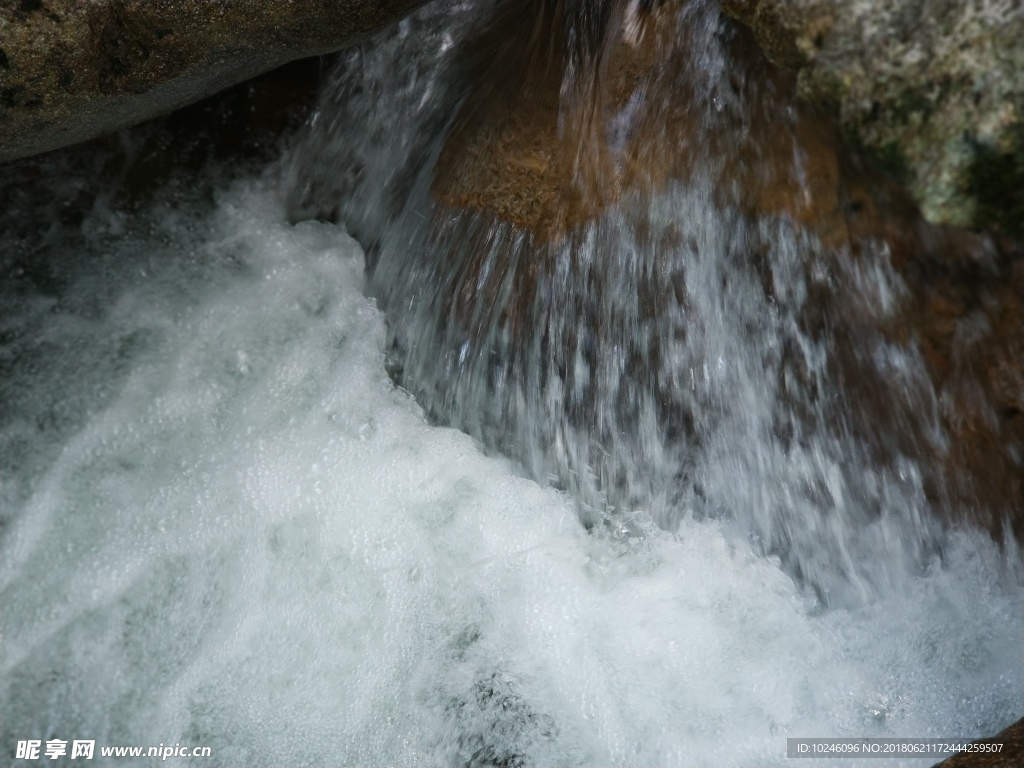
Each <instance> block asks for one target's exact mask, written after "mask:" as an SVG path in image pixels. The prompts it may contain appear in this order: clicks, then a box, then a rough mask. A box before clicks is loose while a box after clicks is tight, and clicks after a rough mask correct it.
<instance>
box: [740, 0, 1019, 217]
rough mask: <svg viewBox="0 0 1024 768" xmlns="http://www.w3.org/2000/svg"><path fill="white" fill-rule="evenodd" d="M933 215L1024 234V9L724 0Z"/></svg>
mask: <svg viewBox="0 0 1024 768" xmlns="http://www.w3.org/2000/svg"><path fill="white" fill-rule="evenodd" d="M722 8H723V10H724V11H725V12H726V13H729V14H731V15H733V16H735V17H736V18H738V19H740V20H741V21H743V22H745V23H746V24H749V25H750V26H751V27H752V28H753V30H754V32H755V34H756V35H757V37H758V40H759V42H760V43H761V45H762V46H763V47H764V48H765V50H766V51H767V52H768V55H769V56H770V57H771V58H772V59H773V60H774V61H775V62H776V63H778V64H780V65H782V66H784V67H786V68H788V69H790V70H791V71H794V72H798V73H799V87H800V92H801V94H802V95H803V96H805V97H807V98H809V99H810V100H812V101H814V102H816V103H818V104H821V105H825V106H827V107H828V108H829V109H830V110H831V111H833V112H834V113H835V114H836V115H837V116H838V117H839V119H840V122H841V124H842V126H843V129H844V131H845V132H846V134H847V135H848V137H849V138H850V139H852V140H853V141H854V142H859V143H862V144H863V145H864V146H865V147H867V148H869V149H870V150H871V152H872V153H873V154H874V156H875V158H876V160H878V161H879V162H880V163H881V164H883V165H884V166H886V167H887V168H888V169H889V170H890V171H892V172H893V173H894V174H896V175H897V176H901V177H902V180H903V181H905V182H906V183H907V185H908V187H909V189H910V190H911V192H912V193H913V195H914V197H915V199H916V200H917V201H918V203H919V204H920V206H921V209H922V211H923V213H924V215H925V217H926V218H928V219H929V220H930V221H933V222H944V223H950V224H956V225H959V226H979V227H982V228H988V229H991V228H995V229H1001V230H1003V231H1006V232H1009V233H1011V234H1015V235H1018V236H1019V235H1021V234H1024V229H1022V224H1021V213H1022V212H1024V192H1022V191H1021V190H1022V188H1024V123H1022V118H1024V2H1022V1H1021V0H722Z"/></svg>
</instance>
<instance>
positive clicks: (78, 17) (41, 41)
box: [0, 0, 424, 162]
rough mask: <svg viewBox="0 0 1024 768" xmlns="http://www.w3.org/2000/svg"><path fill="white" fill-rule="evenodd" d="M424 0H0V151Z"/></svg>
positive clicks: (256, 67)
mask: <svg viewBox="0 0 1024 768" xmlns="http://www.w3.org/2000/svg"><path fill="white" fill-rule="evenodd" d="M423 4H424V0H3V2H0V162H6V161H9V160H14V159H17V158H20V157H26V156H28V155H33V154H37V153H39V152H45V151H47V150H50V149H56V148H58V147H62V146H66V145H69V144H74V143H77V142H80V141H85V140H87V139H90V138H93V137H95V136H99V135H101V134H104V133H108V132H110V131H114V130H117V129H120V128H124V127H126V126H129V125H132V124H134V123H138V122H140V121H142V120H146V119H148V118H151V117H155V116H157V115H160V114H163V113H166V112H170V111H172V110H175V109H177V108H179V107H182V106H184V105H186V104H189V103H192V102H195V101H198V100H199V99H201V98H203V97H204V96H208V95H210V94H212V93H215V92H217V91H220V90H222V89H224V88H227V87H229V86H231V85H234V84H236V83H239V82H241V81H243V80H246V79H248V78H251V77H254V76H256V75H258V74H260V73H261V72H265V71H267V70H270V69H273V68H275V67H277V66H279V65H281V64H284V63H286V62H288V61H291V60H293V59H297V58H301V57H305V56H313V55H318V54H323V53H329V52H331V51H335V50H338V49H339V48H342V47H345V46H346V45H349V44H351V43H353V42H355V41H358V40H359V39H360V38H362V37H364V36H366V35H368V34H370V33H372V32H374V31H376V30H378V29H380V28H382V27H384V26H386V25H387V24H389V23H391V22H393V21H396V20H398V19H400V18H402V17H403V16H404V15H406V14H407V13H408V12H409V11H411V10H412V9H414V8H416V7H417V6H420V5H423Z"/></svg>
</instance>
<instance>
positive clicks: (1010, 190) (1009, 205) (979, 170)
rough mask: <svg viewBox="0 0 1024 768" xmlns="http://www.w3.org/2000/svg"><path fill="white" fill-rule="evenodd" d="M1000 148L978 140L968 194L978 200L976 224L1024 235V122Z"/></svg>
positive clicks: (1018, 235)
mask: <svg viewBox="0 0 1024 768" xmlns="http://www.w3.org/2000/svg"><path fill="white" fill-rule="evenodd" d="M1003 138H1004V140H1003V141H1001V142H1000V144H1002V146H1003V147H1008V149H1005V150H1004V149H999V148H997V147H995V146H992V145H989V144H981V143H978V142H976V143H975V144H974V157H973V158H972V160H971V164H970V166H969V167H968V169H967V194H968V195H970V196H971V197H972V198H973V199H974V200H975V201H976V208H975V215H974V220H973V222H972V223H973V225H974V226H975V227H977V228H978V229H983V230H995V231H998V232H1002V233H1004V234H1006V235H1009V236H1011V237H1014V238H1024V123H1020V122H1018V123H1014V124H1013V125H1012V126H1011V127H1010V128H1009V129H1008V130H1007V132H1006V134H1004V137H1003Z"/></svg>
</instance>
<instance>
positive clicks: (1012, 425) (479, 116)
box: [433, 0, 1024, 538]
mask: <svg viewBox="0 0 1024 768" xmlns="http://www.w3.org/2000/svg"><path fill="white" fill-rule="evenodd" d="M682 5H685V0H683V2H673V3H664V4H656V5H655V6H654V7H653V8H652V9H650V10H647V11H641V12H640V15H639V16H638V17H635V18H628V13H629V12H628V11H624V10H623V8H624V6H625V4H620V5H619V14H620V15H619V16H618V18H617V20H615V19H613V22H612V23H611V24H610V27H609V28H610V29H611V30H612V36H611V37H610V39H609V40H608V41H607V42H606V46H605V48H604V56H605V58H604V60H603V62H604V63H603V65H602V66H599V67H596V68H595V71H596V73H597V74H596V75H595V76H594V78H593V80H592V81H587V82H585V83H584V84H583V86H582V87H581V88H580V90H579V92H578V94H577V95H575V96H573V95H572V94H570V95H569V97H568V98H567V97H566V96H565V95H564V93H563V92H562V91H560V89H561V88H563V83H562V73H563V71H564V70H565V65H566V61H567V57H568V56H569V55H570V54H569V53H568V52H567V51H566V50H565V48H564V46H562V47H559V46H560V43H559V42H558V41H559V40H561V39H562V37H563V35H562V34H561V33H559V32H558V28H559V25H560V24H562V23H563V22H562V20H561V19H560V18H559V15H558V13H559V12H558V11H557V9H555V10H550V9H549V11H548V15H547V16H546V17H544V19H543V21H542V23H541V25H540V27H534V26H533V24H532V19H531V20H527V19H520V21H519V23H518V26H517V25H516V24H514V23H513V24H500V25H496V28H495V30H496V31H495V33H494V35H495V37H494V38H492V39H491V40H488V41H485V42H484V44H483V45H484V47H487V48H491V49H493V50H497V51H499V54H498V55H497V56H496V57H495V60H494V63H493V64H492V65H491V66H490V68H489V69H487V70H485V71H484V72H483V73H482V75H481V77H480V82H479V84H478V86H477V88H476V91H475V93H474V95H473V97H471V98H470V99H469V101H468V102H467V106H466V107H465V108H464V112H463V114H462V115H461V117H460V119H459V122H458V127H457V129H456V130H455V131H454V132H453V133H452V135H451V137H450V139H449V141H448V143H447V144H446V147H445V149H444V150H443V151H442V154H441V157H440V160H439V163H438V168H437V174H436V177H435V182H434V187H433V193H434V195H435V197H436V198H437V199H439V200H440V201H441V202H443V203H444V204H445V205H446V206H449V207H452V208H466V209H472V210H476V211H482V212H484V213H485V214H486V215H489V216H493V217H495V218H496V219H498V220H500V221H506V222H510V223H511V224H513V225H515V226H516V227H517V228H521V229H522V230H525V231H526V232H527V233H528V234H529V235H530V236H532V237H533V238H534V242H535V246H534V248H533V253H532V255H531V257H530V258H531V259H532V260H533V261H532V262H531V264H532V266H530V267H528V268H527V269H525V270H523V271H522V274H521V275H520V276H519V277H518V278H517V279H518V280H519V281H520V282H519V283H517V284H516V296H519V297H520V299H519V300H518V302H517V303H514V304H513V306H512V307H510V308H509V310H508V311H509V312H510V313H512V314H513V316H512V317H511V319H507V320H506V321H507V322H511V323H512V324H513V325H515V324H516V323H517V322H526V323H529V322H530V320H529V319H528V318H529V314H528V313H529V312H530V311H531V309H530V301H531V299H530V297H532V296H533V295H534V292H535V289H536V286H535V285H534V283H535V282H536V281H537V280H538V279H539V277H538V276H539V275H540V274H541V273H543V272H544V271H545V270H550V269H551V265H550V264H548V260H550V259H552V258H554V256H553V255H552V254H553V251H552V248H551V247H549V244H551V243H557V242H558V241H561V240H564V239H566V238H568V239H569V240H570V242H571V241H572V238H573V237H575V234H574V233H576V232H578V231H580V230H581V227H582V225H584V224H585V223H586V222H587V221H590V220H592V219H594V218H595V217H597V216H598V215H600V213H601V212H602V211H603V210H605V209H606V208H608V207H609V206H611V205H613V204H615V203H616V202H619V201H621V200H623V199H624V198H626V197H627V196H628V195H639V196H643V195H646V194H650V193H651V192H654V191H656V190H658V189H659V188H661V187H663V185H664V184H665V183H666V182H667V181H668V180H670V179H683V180H685V179H687V178H688V177H689V176H690V175H691V174H692V173H694V172H696V171H695V168H698V167H701V168H706V166H707V164H706V163H703V164H698V163H695V162H694V153H696V152H701V153H703V154H704V155H705V156H707V157H712V158H720V159H721V166H720V169H719V171H718V175H717V176H716V178H715V185H714V186H715V190H716V194H717V195H718V196H719V198H720V202H722V203H723V204H727V205H736V206H739V207H740V208H741V209H743V210H745V211H746V212H747V214H748V215H750V216H753V217H761V216H766V215H768V216H776V217H782V218H788V219H790V220H792V221H794V222H796V223H798V224H799V225H801V226H802V227H803V228H805V229H806V230H807V231H808V232H810V233H813V234H814V235H815V236H816V237H817V238H818V240H819V241H820V243H821V244H822V246H823V249H822V257H823V259H825V260H826V261H827V262H828V263H829V265H830V266H829V269H832V270H834V271H835V272H836V274H838V275H840V276H841V275H843V274H849V273H850V269H851V268H853V267H855V265H856V264H857V263H859V262H860V260H861V258H862V255H863V254H866V253H872V252H874V250H873V249H877V247H878V246H879V245H883V246H884V247H885V248H886V249H887V250H888V252H889V254H890V257H891V261H892V265H893V267H894V268H895V269H896V271H897V273H898V274H899V275H900V276H901V277H902V278H903V280H904V281H905V283H906V285H907V286H908V289H909V296H908V297H906V298H905V300H904V301H902V302H901V306H900V309H899V310H898V311H897V312H896V314H895V315H894V316H891V317H885V318H881V317H879V316H878V314H877V313H872V312H870V311H868V310H866V309H865V308H864V307H863V306H861V305H859V304H858V303H857V301H856V300H854V299H851V298H848V297H847V295H846V294H847V293H848V291H844V290H842V288H840V293H839V294H838V295H835V294H832V293H823V294H822V295H821V296H816V297H814V299H813V300H812V301H811V302H809V303H808V307H809V309H808V316H807V317H806V318H805V320H804V322H805V323H806V325H807V328H808V329H809V331H810V332H811V333H814V329H815V328H821V329H823V330H822V332H823V333H824V332H825V331H824V329H826V328H827V329H828V331H827V332H828V333H829V334H832V338H833V342H832V343H833V344H834V351H835V354H834V358H835V360H834V362H833V365H834V366H835V370H834V371H833V372H832V375H834V376H835V377H836V378H835V380H836V381H841V382H844V386H845V387H846V388H847V390H848V391H849V396H850V399H851V403H852V404H851V408H852V410H853V415H852V417H851V418H853V420H854V421H855V422H856V423H858V424H859V430H860V431H861V432H862V433H863V434H862V436H863V439H864V440H865V441H866V443H867V444H869V445H870V446H871V448H872V450H873V452H874V454H875V455H876V457H878V459H879V460H880V461H883V462H885V463H889V462H890V461H892V460H894V459H895V458H897V457H898V456H901V455H902V456H915V457H918V459H919V460H920V461H921V462H922V464H923V465H924V466H925V468H926V473H927V475H928V476H927V478H926V488H927V491H928V493H929V495H930V496H931V497H932V498H933V501H935V502H937V503H936V507H937V508H939V509H944V510H947V512H948V513H949V514H952V515H953V516H954V517H955V518H957V519H959V518H960V517H961V516H966V517H967V518H969V519H970V520H971V521H972V522H974V523H977V524H981V525H983V526H985V527H988V528H989V529H990V530H991V531H992V532H993V533H994V534H996V535H999V534H1000V533H1001V530H1002V525H1003V521H1004V520H1006V519H1007V517H1008V516H1009V518H1010V519H1011V520H1012V521H1013V526H1014V529H1015V531H1016V534H1017V536H1018V538H1019V537H1021V536H1022V535H1024V514H1022V511H1024V413H1022V402H1024V373H1022V365H1024V363H1022V361H1024V319H1022V318H1024V282H1022V281H1024V258H1022V257H1024V253H1022V251H1021V249H1019V248H1017V247H1016V246H1014V245H1013V244H1012V243H1009V242H1003V241H996V240H993V239H992V238H990V237H986V236H982V235H976V234H972V233H969V232H967V231H965V230H958V229H953V228H949V227H943V226H935V225H932V224H929V223H928V222H926V221H925V220H924V219H923V218H922V216H921V214H920V212H919V209H918V207H917V206H916V204H915V202H914V200H913V199H912V198H911V196H910V195H909V194H908V193H907V191H906V190H905V189H903V188H902V187H901V186H900V185H899V184H897V183H896V182H895V181H894V180H893V179H892V178H891V177H890V176H888V175H887V174H885V173H882V172H879V171H878V170H876V169H875V167H874V166H873V165H871V164H870V163H868V162H867V161H865V159H864V158H863V157H862V156H861V155H859V154H858V153H857V152H856V151H854V150H852V149H851V148H849V147H848V146H846V145H845V144H844V142H843V140H842V135H841V131H840V129H839V128H838V127H837V125H836V124H835V123H834V121H833V120H832V119H831V118H830V117H829V116H827V115H825V114H823V113H821V112H819V111H817V110H816V109H815V108H814V107H812V106H811V105H809V104H808V103H807V102H806V101H803V100H801V99H800V98H799V97H798V94H797V85H796V82H795V78H794V77H793V76H792V75H790V74H787V73H786V72H785V71H784V70H782V69H780V68H778V67H776V66H774V65H773V64H771V63H770V62H769V61H767V60H766V59H765V57H764V56H763V54H761V53H760V51H759V50H758V47H757V45H756V43H754V41H753V39H752V37H751V33H750V32H749V30H747V29H746V28H745V27H743V26H742V25H734V27H733V28H732V29H731V30H730V31H729V35H730V39H731V44H730V48H729V52H730V55H731V56H732V57H733V59H734V61H735V62H737V63H740V64H741V66H738V67H737V68H736V73H737V74H736V75H735V77H734V82H733V90H734V95H735V96H736V98H737V99H738V102H739V106H738V107H736V109H735V113H734V114H730V113H729V110H728V109H726V110H725V111H724V112H723V115H722V116H721V117H720V118H719V119H718V121H717V122H716V123H715V125H714V126H713V127H712V129H711V130H709V128H708V126H707V125H703V124H702V123H701V120H700V111H699V110H698V109H694V108H692V105H693V104H694V103H695V100H697V99H699V98H701V97H700V95H699V94H698V93H697V92H696V91H695V90H694V88H695V86H694V85H693V84H692V83H691V82H690V79H688V78H686V77H680V76H679V75H680V73H681V72H684V67H685V56H686V55H687V46H688V41H687V39H686V34H689V33H687V32H679V31H678V30H676V28H675V26H674V25H673V24H672V19H673V18H674V15H675V14H676V13H678V11H679V8H680V7H681V6H682ZM499 30H500V31H499ZM499 36H500V37H501V39H500V41H499V40H498V37H499ZM536 40H544V41H550V40H554V41H555V42H554V43H550V44H549V43H546V44H545V45H543V46H540V45H537V44H536V42H531V41H536ZM580 94H582V95H580ZM630 104H632V106H633V108H634V112H633V113H632V114H631V116H630V122H629V130H628V131H627V133H626V135H625V137H624V138H623V140H622V141H621V143H619V144H616V143H615V141H614V139H613V138H612V133H611V132H610V131H609V130H608V128H607V126H609V125H614V123H615V119H616V116H617V115H620V114H622V113H623V111H624V110H625V109H626V108H627V105H630ZM795 157H799V158H800V161H799V162H794V158H795ZM480 258H481V259H483V258H484V256H483V254H482V253H481V256H480ZM520 258H521V257H520ZM482 263H483V262H482V261H481V263H480V264H478V265H476V267H474V266H473V265H472V264H468V265H465V266H464V267H462V268H463V269H473V268H477V269H479V270H481V271H483V266H482ZM488 269H489V268H488ZM523 281H525V282H523ZM473 284H475V283H473ZM490 284H493V285H494V286H495V287H494V290H495V291H498V290H499V288H498V286H500V285H504V283H503V278H500V277H498V276H490V277H489V278H488V285H490ZM840 285H841V283H840ZM497 295H498V294H497V293H495V296H494V297H492V299H491V300H488V299H481V298H480V297H476V298H474V297H462V298H461V299H459V300H458V301H456V300H455V299H456V298H457V297H451V298H452V301H453V302H454V303H453V305H452V307H453V309H452V311H453V312H456V313H459V314H460V315H461V314H465V315H466V318H467V319H466V322H467V323H471V322H472V321H471V320H470V319H469V314H470V313H471V312H472V311H473V310H472V309H471V308H472V307H473V306H478V305H479V304H480V303H481V301H482V302H483V303H485V304H486V303H488V302H489V301H492V300H493V301H497ZM662 299H663V300H669V299H667V298H665V297H662ZM657 303H658V302H657V301H656V300H654V301H652V304H651V306H652V311H654V312H656V311H657V310H656V306H657ZM520 316H521V317H523V318H527V319H524V320H522V321H520V320H516V317H520ZM506 321H503V322H506ZM878 334H882V336H883V337H885V338H888V339H891V340H892V341H895V342H897V343H900V344H901V345H903V346H904V347H905V348H912V347H915V346H916V347H917V348H919V349H920V350H921V351H922V353H923V355H924V359H925V361H926V363H927V365H928V369H929V373H930V375H931V379H932V385H933V386H934V389H935V392H936V395H937V397H938V402H939V411H940V413H939V415H940V418H941V422H942V426H943V428H944V430H945V433H946V435H947V437H948V440H947V441H946V443H945V444H943V445H939V444H936V441H935V439H934V438H933V437H930V436H929V434H928V426H927V421H928V419H927V417H926V416H924V415H923V414H921V413H915V411H914V409H915V408H920V403H919V402H916V401H914V400H913V398H912V397H910V396H905V395H904V394H903V393H901V392H900V388H901V387H902V386H903V384H901V383H900V382H899V381H896V380H892V381H890V380H888V379H886V378H885V376H884V375H883V374H882V373H880V372H879V371H878V370H876V368H875V366H874V365H873V364H872V363H871V362H870V361H869V360H865V359H864V356H863V355H861V356H858V354H857V350H859V349H861V347H862V344H860V343H859V342H860V341H861V340H862V339H863V338H865V337H866V336H867V335H875V336H877V335H878ZM651 354H655V352H652V353H651Z"/></svg>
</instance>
